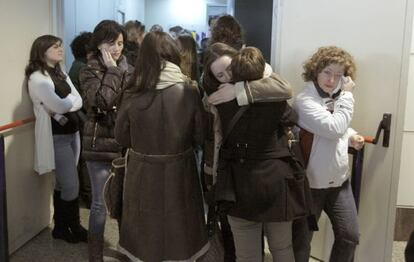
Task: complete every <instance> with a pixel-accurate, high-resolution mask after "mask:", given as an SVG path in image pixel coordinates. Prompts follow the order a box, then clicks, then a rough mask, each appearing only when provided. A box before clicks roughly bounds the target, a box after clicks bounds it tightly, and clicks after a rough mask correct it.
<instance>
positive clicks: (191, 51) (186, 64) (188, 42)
mask: <svg viewBox="0 0 414 262" xmlns="http://www.w3.org/2000/svg"><path fill="white" fill-rule="evenodd" d="M177 43H178V47H179V49H180V54H181V65H180V67H181V70H182V72H183V74H184V75H186V76H188V77H190V78H191V79H192V80H196V81H198V79H197V72H198V61H197V44H196V42H195V40H194V38H193V37H192V36H190V35H180V36H178V38H177Z"/></svg>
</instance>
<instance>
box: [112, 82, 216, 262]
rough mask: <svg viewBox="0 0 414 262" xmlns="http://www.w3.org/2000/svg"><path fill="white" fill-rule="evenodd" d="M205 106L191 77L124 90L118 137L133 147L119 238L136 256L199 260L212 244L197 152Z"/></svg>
mask: <svg viewBox="0 0 414 262" xmlns="http://www.w3.org/2000/svg"><path fill="white" fill-rule="evenodd" d="M202 110H203V109H202V105H201V100H200V95H199V93H198V90H197V88H196V87H195V86H192V85H190V84H189V83H177V84H174V85H171V86H169V87H166V88H164V89H162V90H155V91H150V92H147V93H144V94H137V93H135V94H132V93H129V92H125V93H124V97H123V100H122V104H121V108H120V110H119V112H118V118H117V121H116V127H115V138H116V139H117V141H118V142H119V143H120V144H121V145H122V146H124V147H129V148H131V149H130V153H129V158H128V165H127V174H126V178H125V183H124V185H125V187H124V201H123V212H122V226H121V232H120V241H119V244H120V247H121V250H122V251H123V252H124V253H126V254H127V255H128V256H129V257H130V258H132V257H133V258H134V259H135V258H138V259H139V260H143V261H146V262H152V261H176V260H179V261H194V260H195V259H196V258H197V257H199V256H201V255H202V254H203V253H205V252H206V251H207V249H208V241H207V232H206V229H205V220H204V215H203V214H204V211H203V201H202V195H201V187H200V180H199V177H198V174H197V169H196V162H195V155H194V152H193V149H194V147H195V146H196V145H197V144H200V143H202V141H203V135H202V133H203V127H202V124H203V120H202Z"/></svg>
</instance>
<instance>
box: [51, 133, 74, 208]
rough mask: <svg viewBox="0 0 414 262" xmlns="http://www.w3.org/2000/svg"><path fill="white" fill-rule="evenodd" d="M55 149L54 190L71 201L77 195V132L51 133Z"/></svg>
mask: <svg viewBox="0 0 414 262" xmlns="http://www.w3.org/2000/svg"><path fill="white" fill-rule="evenodd" d="M53 149H54V151H55V178H56V183H55V190H56V191H60V197H61V198H62V199H63V200H65V201H71V200H74V199H75V198H77V197H78V195H79V178H78V170H77V167H76V166H77V164H78V160H79V154H80V137H79V132H76V133H73V134H65V135H53Z"/></svg>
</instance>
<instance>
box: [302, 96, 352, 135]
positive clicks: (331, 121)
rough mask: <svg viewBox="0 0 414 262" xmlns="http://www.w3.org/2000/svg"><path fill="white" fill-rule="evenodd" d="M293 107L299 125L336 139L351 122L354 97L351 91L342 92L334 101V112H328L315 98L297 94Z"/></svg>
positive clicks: (312, 131) (345, 130)
mask: <svg viewBox="0 0 414 262" xmlns="http://www.w3.org/2000/svg"><path fill="white" fill-rule="evenodd" d="M295 109H296V110H297V113H298V115H299V121H298V122H299V126H301V127H302V128H304V129H306V130H307V131H309V132H311V133H314V134H316V135H318V136H322V137H325V138H328V139H338V138H341V137H342V136H343V135H344V134H345V133H346V132H347V130H348V127H349V125H350V123H351V120H352V114H353V111H354V98H353V95H352V93H351V92H344V93H343V95H341V96H340V97H339V98H338V100H337V101H336V102H335V107H334V112H333V113H330V112H329V111H327V110H326V108H324V107H323V106H322V105H321V104H320V102H319V101H317V99H316V98H314V97H312V96H307V95H303V96H301V95H299V96H298V98H297V99H296V102H295Z"/></svg>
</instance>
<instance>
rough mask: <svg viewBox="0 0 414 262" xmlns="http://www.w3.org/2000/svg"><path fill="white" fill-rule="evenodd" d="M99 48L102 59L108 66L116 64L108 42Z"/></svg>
mask: <svg viewBox="0 0 414 262" xmlns="http://www.w3.org/2000/svg"><path fill="white" fill-rule="evenodd" d="M98 49H99V50H100V51H101V54H102V59H103V61H104V64H105V66H106V67H108V68H109V67H113V66H116V62H115V60H114V59H113V58H112V55H111V53H110V52H109V45H108V44H106V43H103V44H101V45H100V46H99V47H98Z"/></svg>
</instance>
